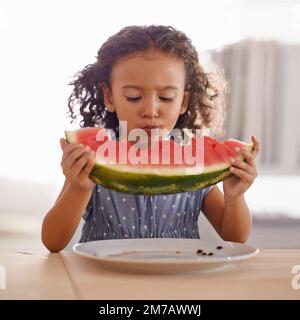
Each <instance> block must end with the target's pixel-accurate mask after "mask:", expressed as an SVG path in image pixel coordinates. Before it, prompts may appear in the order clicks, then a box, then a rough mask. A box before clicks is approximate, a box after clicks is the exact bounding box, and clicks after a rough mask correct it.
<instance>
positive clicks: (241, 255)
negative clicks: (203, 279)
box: [73, 238, 259, 273]
mask: <svg viewBox="0 0 300 320" xmlns="http://www.w3.org/2000/svg"><path fill="white" fill-rule="evenodd" d="M219 246H221V247H222V248H221V249H217V247H219ZM199 249H201V250H203V252H205V253H207V255H201V254H197V251H198V250H199ZM73 251H74V252H75V253H77V254H79V255H81V256H84V257H87V258H92V259H96V260H98V261H99V263H100V264H101V265H102V266H103V267H109V268H112V269H118V270H120V271H134V272H168V273H170V272H182V271H191V270H203V269H206V270H207V269H215V268H220V267H223V266H224V265H226V264H228V263H231V262H233V261H239V260H244V259H248V258H251V257H253V256H255V255H256V254H257V253H258V252H259V250H258V249H255V248H253V247H251V246H249V245H245V244H240V243H235V242H224V241H220V242H216V241H204V240H200V239H168V238H154V239H152V238H151V239H148V238H146V239H126V240H100V241H91V242H85V243H79V244H76V245H75V246H74V247H73ZM209 253H213V255H208V254H209Z"/></svg>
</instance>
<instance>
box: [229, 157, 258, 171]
mask: <svg viewBox="0 0 300 320" xmlns="http://www.w3.org/2000/svg"><path fill="white" fill-rule="evenodd" d="M230 162H231V164H232V165H233V166H234V167H237V168H240V169H242V170H244V171H247V172H248V173H250V174H255V169H254V168H253V167H252V166H250V165H249V164H248V163H246V162H245V161H242V160H236V159H231V161H230Z"/></svg>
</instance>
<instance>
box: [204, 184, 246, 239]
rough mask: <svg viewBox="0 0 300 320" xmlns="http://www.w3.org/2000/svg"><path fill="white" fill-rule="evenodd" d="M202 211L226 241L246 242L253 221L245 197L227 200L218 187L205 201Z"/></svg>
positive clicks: (215, 187)
mask: <svg viewBox="0 0 300 320" xmlns="http://www.w3.org/2000/svg"><path fill="white" fill-rule="evenodd" d="M202 211H203V213H204V214H205V216H206V217H207V219H208V220H209V222H210V223H211V224H212V226H213V227H214V229H215V230H216V231H217V232H218V234H219V235H220V237H221V238H222V239H223V240H225V241H233V242H242V243H244V242H246V241H247V239H248V237H249V235H250V232H251V227H252V219H251V214H250V212H249V209H248V207H247V204H246V202H245V199H244V196H242V197H241V198H233V199H231V200H230V199H228V200H225V199H224V196H223V194H222V193H221V191H220V190H219V188H218V187H217V186H214V187H213V188H212V190H211V191H210V192H209V193H208V194H207V196H206V197H205V199H204V203H203V207H202Z"/></svg>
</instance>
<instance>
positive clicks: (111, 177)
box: [65, 128, 252, 195]
mask: <svg viewBox="0 0 300 320" xmlns="http://www.w3.org/2000/svg"><path fill="white" fill-rule="evenodd" d="M99 130H104V131H105V129H99V128H82V129H78V130H75V131H65V136H66V139H67V141H68V143H80V144H83V145H88V146H89V147H90V148H91V149H92V150H93V151H95V152H97V150H99V149H98V148H99V147H100V148H101V146H102V147H103V143H104V142H105V141H106V142H107V139H108V137H107V136H105V137H104V139H103V141H97V134H98V135H99ZM203 138H204V140H203V141H204V146H203V149H204V155H203V156H204V157H203V161H204V162H203V165H201V166H199V165H197V164H194V165H189V164H185V163H181V164H176V161H175V159H176V157H177V156H178V153H180V152H181V153H182V154H184V152H185V151H187V148H192V149H191V150H188V151H191V152H190V154H192V155H195V149H194V146H195V145H196V143H197V141H196V139H195V138H193V139H192V142H191V143H190V144H189V145H179V144H177V143H175V142H173V141H170V140H168V141H159V142H158V143H159V145H156V148H157V149H155V151H157V150H159V157H156V160H157V159H158V163H155V164H152V163H150V164H148V163H147V164H141V163H140V164H136V162H135V163H130V161H129V162H127V163H125V164H124V161H123V160H124V153H125V156H126V151H127V157H125V158H127V160H128V154H129V153H130V152H132V150H131V151H130V148H131V147H132V144H131V143H130V142H129V141H116V140H111V139H109V142H108V143H109V144H110V145H111V146H112V147H114V148H115V149H116V160H117V164H107V163H105V162H103V159H100V158H99V157H97V158H96V162H95V165H94V168H93V169H92V172H91V175H90V176H91V178H92V179H93V180H94V181H95V182H96V183H98V184H101V185H103V186H104V187H107V188H110V189H113V190H116V191H118V192H125V193H131V194H145V195H148V194H169V193H178V192H186V191H193V190H195V189H198V188H204V187H208V186H210V185H213V184H216V183H218V182H220V181H222V180H224V179H225V178H226V177H228V176H229V175H231V173H230V171H229V168H230V166H231V165H230V158H235V159H242V156H241V155H240V154H239V153H237V152H236V151H235V150H234V148H235V147H239V148H240V149H242V148H246V149H248V150H249V151H251V149H252V144H247V143H245V142H242V141H238V140H233V139H230V140H227V141H225V142H223V143H222V142H220V141H218V140H216V139H214V138H211V137H208V136H205V137H203ZM167 143H169V146H170V152H169V158H170V161H169V163H167V164H165V163H164V162H163V159H164V157H166V152H165V149H164V150H163V148H164V144H167ZM119 147H121V149H119ZM152 148H154V146H152ZM184 149H186V150H184ZM143 152H144V153H147V155H148V157H149V159H151V148H148V149H146V150H139V151H138V152H137V154H138V156H140V155H141V153H143ZM153 154H154V155H155V153H153ZM106 156H108V154H107V153H106ZM121 158H122V161H123V162H122V161H121Z"/></svg>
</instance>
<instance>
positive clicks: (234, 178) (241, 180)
mask: <svg viewBox="0 0 300 320" xmlns="http://www.w3.org/2000/svg"><path fill="white" fill-rule="evenodd" d="M251 139H252V142H253V147H252V151H251V152H249V151H247V150H245V149H242V150H240V151H238V152H239V153H240V154H241V155H242V156H243V157H244V160H233V161H231V167H230V172H231V173H232V174H233V175H231V176H230V177H228V178H227V179H225V180H224V181H223V191H224V197H225V198H236V197H239V196H242V195H243V194H244V193H245V192H246V191H247V190H248V188H249V187H250V186H251V185H252V183H253V182H254V180H255V178H256V177H257V172H256V166H255V158H256V156H257V154H258V152H259V141H258V140H257V138H256V137H255V136H251Z"/></svg>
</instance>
